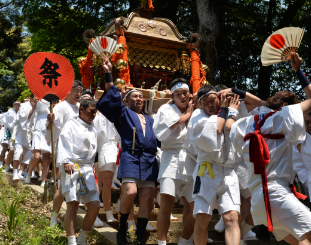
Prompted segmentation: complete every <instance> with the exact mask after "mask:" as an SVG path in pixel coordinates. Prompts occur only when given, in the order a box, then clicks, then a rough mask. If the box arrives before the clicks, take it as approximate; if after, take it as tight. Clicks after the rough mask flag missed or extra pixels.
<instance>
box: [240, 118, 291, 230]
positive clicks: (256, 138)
mask: <svg viewBox="0 0 311 245" xmlns="http://www.w3.org/2000/svg"><path fill="white" fill-rule="evenodd" d="M274 113H275V112H269V113H268V114H267V115H266V116H265V117H264V118H263V119H262V120H261V122H260V123H259V124H258V122H259V115H256V116H254V121H255V129H256V131H255V132H253V133H249V134H247V135H245V137H244V142H245V141H246V140H250V142H249V160H250V162H252V163H254V173H255V174H260V175H261V180H262V189H263V196H264V200H265V206H266V212H267V221H268V230H269V231H273V225H272V216H271V208H270V199H269V192H268V179H267V172H266V165H267V164H268V163H269V162H270V153H269V148H268V146H267V144H266V142H265V140H264V138H267V139H282V138H284V137H285V136H284V135H282V134H262V133H261V132H260V128H261V127H262V125H263V124H264V123H265V121H266V119H267V118H268V117H270V116H272V115H273V114H274Z"/></svg>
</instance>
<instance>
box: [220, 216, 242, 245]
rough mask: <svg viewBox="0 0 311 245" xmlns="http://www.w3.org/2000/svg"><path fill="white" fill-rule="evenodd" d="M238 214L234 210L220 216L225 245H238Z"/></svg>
mask: <svg viewBox="0 0 311 245" xmlns="http://www.w3.org/2000/svg"><path fill="white" fill-rule="evenodd" d="M238 216H239V213H238V212H237V211H235V210H232V211H228V212H226V213H223V214H222V217H223V220H224V223H225V241H226V244H227V245H239V244H240V227H239V217H238Z"/></svg>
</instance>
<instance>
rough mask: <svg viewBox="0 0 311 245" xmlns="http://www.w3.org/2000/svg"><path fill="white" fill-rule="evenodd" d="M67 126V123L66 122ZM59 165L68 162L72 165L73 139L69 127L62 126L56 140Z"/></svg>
mask: <svg viewBox="0 0 311 245" xmlns="http://www.w3.org/2000/svg"><path fill="white" fill-rule="evenodd" d="M67 126H69V124H67ZM56 162H57V163H58V164H59V166H60V167H62V166H63V165H64V163H70V164H73V165H74V157H73V140H72V133H71V130H70V127H66V126H65V127H64V129H63V131H62V133H61V135H60V136H59V140H58V150H57V161H56Z"/></svg>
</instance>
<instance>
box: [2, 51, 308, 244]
mask: <svg viewBox="0 0 311 245" xmlns="http://www.w3.org/2000/svg"><path fill="white" fill-rule="evenodd" d="M291 56H292V59H291V63H292V68H293V70H294V72H295V74H296V76H297V78H298V79H299V81H300V84H301V87H302V89H303V90H304V92H305V94H306V97H307V100H305V101H303V102H300V101H299V99H298V97H297V96H296V95H295V94H294V93H292V92H290V91H279V92H277V93H276V94H275V95H274V96H272V97H270V98H269V99H267V101H263V100H261V99H260V98H258V97H256V96H255V95H252V94H251V93H249V92H246V91H243V90H241V89H238V88H227V87H225V86H223V85H217V86H212V85H205V86H202V87H201V88H200V89H199V91H198V92H197V93H196V94H194V95H192V94H191V93H190V90H189V83H188V81H186V80H185V79H183V78H176V79H175V80H173V81H172V82H171V83H170V84H169V90H167V91H166V93H168V94H170V95H171V100H170V101H169V102H168V103H167V104H164V105H162V106H161V107H160V108H159V110H158V112H157V113H156V114H154V115H147V114H145V113H143V108H144V99H143V94H142V92H141V91H140V90H136V89H132V90H128V89H127V87H126V86H124V87H122V89H121V91H119V90H118V88H117V87H115V86H114V84H113V80H112V75H111V71H112V65H111V63H110V62H109V61H108V60H107V61H103V69H104V71H105V80H106V81H105V93H104V94H103V95H102V96H101V98H96V97H94V96H93V95H92V93H91V92H90V91H83V90H84V87H83V84H82V83H81V82H80V81H77V80H75V81H74V84H73V87H72V89H71V91H70V93H69V95H68V97H67V98H66V100H65V101H63V102H60V103H57V104H55V106H54V113H50V111H49V107H50V103H49V102H48V101H45V100H43V99H42V100H41V101H39V100H38V99H37V98H36V97H35V96H34V95H32V96H31V97H30V99H29V101H27V102H25V103H20V102H19V101H16V102H14V104H13V107H12V108H11V109H9V110H8V111H7V112H6V113H3V114H1V116H0V120H1V122H0V124H1V125H2V128H1V131H0V132H2V133H1V137H2V139H1V143H2V144H1V145H2V151H1V156H0V165H1V166H3V168H4V171H9V169H10V164H11V162H12V161H13V180H14V181H20V180H23V181H25V183H30V182H31V179H32V178H36V177H37V176H36V174H35V172H34V171H35V169H37V171H38V173H39V177H40V181H41V185H40V186H41V187H44V185H45V182H46V181H47V176H48V173H49V169H50V163H51V143H50V142H51V132H50V130H51V125H52V127H53V129H54V139H55V148H56V149H57V150H56V167H57V173H56V176H52V177H51V179H50V182H53V181H54V180H55V181H56V180H57V179H58V191H57V193H56V194H55V196H54V199H53V213H52V216H51V221H50V225H51V226H54V225H57V217H58V213H59V210H60V207H61V205H62V203H63V201H66V204H67V211H66V214H65V218H64V223H65V229H66V232H67V238H68V244H80V245H83V244H87V236H88V233H89V232H90V231H91V229H92V226H93V225H94V226H96V227H101V226H103V225H104V223H103V222H102V221H101V220H100V219H99V218H98V213H99V209H100V208H101V207H103V208H104V209H105V212H106V218H107V222H119V228H118V232H117V243H118V245H127V244H128V241H127V237H126V236H127V231H128V230H135V231H136V236H135V239H136V240H137V242H138V243H139V244H141V245H143V244H145V241H144V233H145V231H146V230H147V231H155V229H154V228H152V227H151V226H150V224H149V223H148V219H149V217H150V214H151V213H152V212H153V207H154V205H155V201H157V202H158V204H159V206H160V209H159V213H158V216H157V229H156V231H157V235H158V244H159V245H165V244H166V238H167V237H166V236H167V233H168V230H169V226H170V221H171V220H172V210H173V207H174V205H175V202H176V200H178V199H180V203H182V205H183V231H182V233H181V236H180V238H179V241H178V245H186V244H189V245H190V244H191V245H193V244H196V245H205V244H206V243H211V242H212V240H211V239H209V238H208V226H209V222H210V220H211V217H212V215H213V212H214V210H215V209H217V210H218V213H219V214H221V219H220V221H219V222H218V223H217V224H216V226H215V229H216V230H217V231H219V232H223V231H225V242H226V244H230V245H238V244H245V239H246V237H247V236H251V237H254V236H255V234H254V233H253V232H252V231H251V229H252V228H253V227H254V226H259V225H260V226H261V229H263V230H267V231H270V232H273V234H274V236H275V238H276V239H277V240H278V241H280V240H284V241H286V242H288V243H290V244H299V245H304V244H310V242H311V213H310V210H309V209H308V208H307V207H306V206H305V205H304V204H303V203H302V202H300V201H299V200H298V198H305V196H304V195H302V194H301V193H299V192H297V191H296V189H295V186H294V185H293V182H294V179H295V177H296V179H297V176H298V179H299V181H298V182H299V183H301V187H302V188H301V189H303V190H304V193H305V194H306V195H307V196H309V190H311V186H310V185H309V182H310V183H311V177H310V176H309V175H308V174H309V173H310V171H311V147H310V145H311V136H310V134H311V114H310V112H311V83H310V81H309V80H308V79H307V77H306V76H305V75H304V74H303V72H302V70H301V58H300V57H299V56H298V54H293V53H292V54H291ZM51 122H52V123H51ZM56 139H57V140H56ZM309 142H310V144H308V143H309ZM115 183H117V185H120V186H121V195H120V198H119V200H118V203H117V206H116V208H115V210H114V211H115V212H117V213H119V214H120V219H119V220H117V219H115V218H114V216H113V212H112V209H111V189H118V187H117V186H116V185H115ZM138 192H139V211H138V214H137V222H136V223H135V222H134V213H133V210H134V199H135V197H136V195H137V193H138ZM100 193H101V194H102V200H103V203H101V202H100V197H99V195H100ZM79 205H85V206H86V207H87V214H86V215H85V217H84V219H83V223H82V227H81V230H80V234H79V237H78V239H76V236H75V231H76V216H77V211H78V207H79ZM267 234H268V236H269V233H267Z"/></svg>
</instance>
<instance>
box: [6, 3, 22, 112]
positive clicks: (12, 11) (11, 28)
mask: <svg viewBox="0 0 311 245" xmlns="http://www.w3.org/2000/svg"><path fill="white" fill-rule="evenodd" d="M20 6H21V5H20V2H18V1H15V0H11V1H1V2H0V50H1V51H0V110H1V111H6V110H7V109H8V107H11V106H12V103H13V101H14V100H16V99H17V98H18V96H19V94H20V93H21V91H23V90H24V89H25V87H27V84H26V83H25V82H24V81H22V80H20V77H18V76H19V74H20V73H21V72H22V70H21V69H22V66H16V65H15V62H16V61H18V60H19V59H20V58H21V56H22V57H24V54H21V52H20V48H21V47H20V44H21V43H22V42H23V35H24V33H23V22H22V19H21V18H20ZM20 55H21V56H20Z"/></svg>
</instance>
